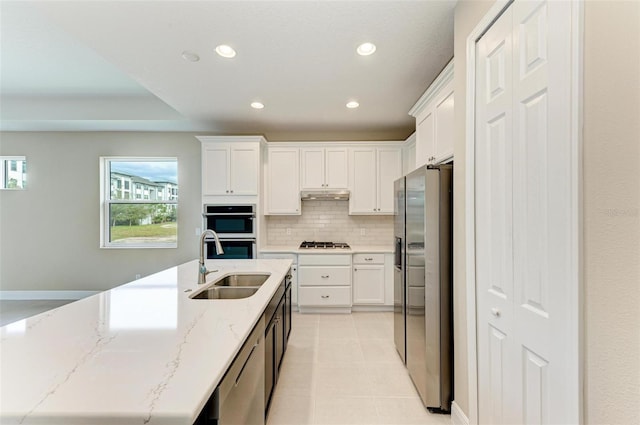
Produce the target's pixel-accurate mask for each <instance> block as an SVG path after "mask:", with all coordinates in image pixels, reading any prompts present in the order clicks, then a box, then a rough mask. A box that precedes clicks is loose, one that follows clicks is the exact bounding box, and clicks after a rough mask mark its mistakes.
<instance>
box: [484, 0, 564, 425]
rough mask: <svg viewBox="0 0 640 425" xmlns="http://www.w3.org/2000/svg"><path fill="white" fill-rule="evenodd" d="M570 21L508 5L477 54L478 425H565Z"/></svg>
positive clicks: (550, 6) (559, 9)
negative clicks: (553, 424)
mask: <svg viewBox="0 0 640 425" xmlns="http://www.w3.org/2000/svg"><path fill="white" fill-rule="evenodd" d="M570 10H571V4H570V2H556V1H550V2H546V1H516V2H514V3H513V4H512V5H511V6H510V7H509V8H508V9H507V10H506V11H505V12H504V13H503V15H502V16H500V17H499V18H498V20H497V21H496V22H495V23H494V24H493V25H492V27H491V28H490V29H489V30H488V31H487V32H486V33H485V35H483V36H482V38H481V39H480V40H479V41H478V43H477V45H476V55H477V56H476V57H477V61H476V141H475V144H476V147H475V151H476V158H475V170H476V176H475V180H476V195H475V199H476V247H475V251H476V288H477V326H478V329H477V332H478V334H477V341H478V397H479V398H478V401H479V404H478V422H479V423H482V424H485V423H486V424H516V423H517V424H544V423H570V422H571V419H570V418H571V416H570V415H571V413H570V406H569V402H570V399H571V397H572V396H571V391H572V388H573V387H572V385H571V383H570V382H568V380H567V379H565V377H566V375H567V372H566V371H567V370H569V368H570V367H572V366H573V365H574V364H573V363H574V362H575V361H576V359H575V358H573V357H572V353H573V350H572V347H571V346H570V345H569V344H570V343H569V340H570V338H569V335H570V332H571V330H572V327H571V321H570V320H569V319H568V317H569V315H570V313H568V312H567V306H568V305H570V298H569V297H570V294H569V290H568V288H569V280H570V265H571V258H570V257H571V249H573V247H572V246H571V233H570V229H571V227H572V221H571V214H570V211H571V205H570V202H571V199H572V196H571V195H572V194H571V187H570V186H571V185H570V183H571V175H570V165H571V158H570V147H571V138H570V131H569V130H570V128H569V125H570V122H571V115H570V105H571V103H570V102H571V101H570V93H569V87H570V84H569V79H568V76H569V72H570V65H571V64H570V63H569V58H570V43H569V40H570V33H569V31H570V27H571V19H570V18H571V15H570Z"/></svg>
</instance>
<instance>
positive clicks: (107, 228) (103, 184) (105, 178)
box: [100, 156, 180, 249]
mask: <svg viewBox="0 0 640 425" xmlns="http://www.w3.org/2000/svg"><path fill="white" fill-rule="evenodd" d="M171 161H175V163H176V174H179V170H178V158H177V157H173V156H167V157H155V156H154V157H146V156H131V157H129V156H101V157H100V180H101V181H100V248H104V249H145V248H152V249H156V248H165V249H167V248H168V249H171V248H174V249H175V248H178V216H179V214H180V211H179V210H180V208H179V200H180V199H179V198H178V199H176V200H170V199H163V200H150V199H136V198H135V191H134V187H135V184H132V185H130V189H129V191H130V194H131V196H130V198H129V199H115V200H114V199H111V163H112V162H171ZM175 184H176V186H178V187H179V182H176V183H175ZM122 186H123V188H122V189H121V191H122V193H123V194H124V191H125V190H126V189H124V184H123V185H122ZM114 204H117V205H140V204H142V205H149V204H161V205H175V206H176V240H175V242H144V243H127V244H120V243H114V242H111V238H110V235H111V215H110V209H111V205H114Z"/></svg>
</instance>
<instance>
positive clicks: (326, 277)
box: [320, 274, 329, 279]
mask: <svg viewBox="0 0 640 425" xmlns="http://www.w3.org/2000/svg"><path fill="white" fill-rule="evenodd" d="M320 277H321V278H323V279H328V278H329V275H328V274H326V275H324V276H320Z"/></svg>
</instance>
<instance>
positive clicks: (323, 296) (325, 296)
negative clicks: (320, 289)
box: [320, 295, 329, 298]
mask: <svg viewBox="0 0 640 425" xmlns="http://www.w3.org/2000/svg"><path fill="white" fill-rule="evenodd" d="M320 296H321V297H322V298H329V295H320Z"/></svg>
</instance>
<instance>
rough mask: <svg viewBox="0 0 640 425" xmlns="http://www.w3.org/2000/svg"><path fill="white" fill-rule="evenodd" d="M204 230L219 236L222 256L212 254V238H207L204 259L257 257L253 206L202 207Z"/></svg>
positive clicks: (254, 207)
mask: <svg viewBox="0 0 640 425" xmlns="http://www.w3.org/2000/svg"><path fill="white" fill-rule="evenodd" d="M202 217H203V219H204V228H205V229H211V230H213V231H214V232H216V233H217V234H218V237H219V238H220V243H221V244H222V249H223V250H224V254H222V255H215V249H214V247H213V239H207V242H206V245H207V258H211V259H215V258H218V259H225V258H226V259H246V258H257V257H258V252H257V244H256V235H257V231H256V221H257V220H256V206H255V205H219V204H216V205H211V204H209V205H205V206H204V211H203V213H202Z"/></svg>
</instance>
